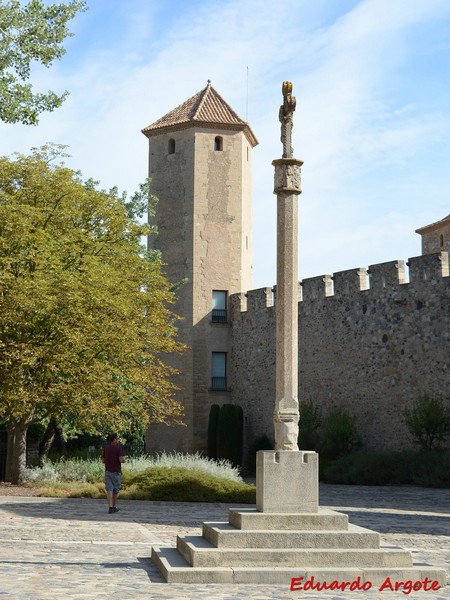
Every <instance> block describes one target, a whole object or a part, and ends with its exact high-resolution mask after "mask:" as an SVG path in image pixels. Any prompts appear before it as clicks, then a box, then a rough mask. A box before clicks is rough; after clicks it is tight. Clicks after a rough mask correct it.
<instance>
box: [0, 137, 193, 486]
mask: <svg viewBox="0 0 450 600" xmlns="http://www.w3.org/2000/svg"><path fill="white" fill-rule="evenodd" d="M60 161H61V148H60V147H54V146H50V147H45V148H41V149H35V150H34V151H33V153H32V154H31V155H30V156H28V157H27V156H21V155H17V156H16V157H15V159H9V158H6V157H3V158H0V420H1V421H6V422H7V423H8V434H9V435H8V464H7V479H8V480H10V481H18V480H19V479H20V476H21V472H22V469H23V468H24V466H25V459H26V453H25V449H26V441H25V440H26V431H27V428H28V426H29V424H30V423H32V422H38V421H42V420H43V419H49V418H53V419H54V420H55V421H56V422H61V423H69V424H70V425H71V427H76V428H77V429H78V430H80V431H85V432H88V433H101V434H104V433H105V432H107V431H108V430H109V431H110V430H126V429H128V428H129V427H130V425H131V424H132V423H135V422H141V421H145V422H146V421H147V420H148V418H150V419H151V420H152V421H153V422H170V421H175V422H179V418H180V415H181V407H180V406H179V405H178V404H177V403H176V402H174V400H173V397H172V392H173V385H172V384H171V383H170V375H171V373H172V371H171V369H170V368H169V367H168V366H167V365H166V364H165V363H164V362H163V360H162V359H161V355H162V353H164V354H165V353H170V352H174V351H178V350H180V349H181V346H180V345H179V344H178V343H177V342H176V340H175V336H176V330H175V326H174V319H175V317H174V316H173V315H172V313H171V311H170V308H169V304H170V303H171V302H172V301H173V295H174V294H173V292H172V291H171V290H170V288H169V284H168V282H167V280H166V279H165V277H164V276H163V274H162V270H161V267H162V265H161V262H160V259H159V256H158V254H148V253H147V252H146V251H145V249H144V248H143V247H142V246H141V244H140V240H141V238H142V236H143V235H145V234H146V233H147V232H148V227H147V226H146V225H142V224H140V223H139V222H138V221H137V220H136V218H135V217H136V216H137V215H138V214H140V213H141V212H142V208H143V204H144V198H148V193H147V186H142V187H141V190H140V192H139V193H138V194H136V195H135V196H134V197H133V198H132V200H131V201H130V202H127V201H126V198H125V196H122V197H120V196H118V195H117V192H116V190H112V191H111V192H105V191H99V190H97V189H96V186H95V184H94V183H93V182H92V181H89V182H87V183H83V181H82V180H81V178H80V175H79V174H78V173H75V172H74V171H72V170H70V169H68V168H66V167H65V166H64V165H63V164H60Z"/></svg>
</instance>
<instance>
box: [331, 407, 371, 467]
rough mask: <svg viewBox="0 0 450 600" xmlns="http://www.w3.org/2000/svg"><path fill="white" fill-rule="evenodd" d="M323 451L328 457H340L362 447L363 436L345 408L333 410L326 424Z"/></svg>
mask: <svg viewBox="0 0 450 600" xmlns="http://www.w3.org/2000/svg"><path fill="white" fill-rule="evenodd" d="M323 435H324V440H323V448H322V452H323V454H324V456H325V457H326V458H340V457H341V456H345V455H346V454H350V453H351V452H354V451H355V450H357V449H359V448H361V446H362V440H361V436H360V435H359V433H358V430H357V429H356V426H355V423H354V419H353V418H352V417H351V416H350V415H349V414H348V413H347V412H346V411H345V410H343V409H338V410H335V411H334V412H331V413H330V414H329V415H328V416H327V418H326V420H325V424H324V432H323Z"/></svg>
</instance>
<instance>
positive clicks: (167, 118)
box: [142, 81, 258, 146]
mask: <svg viewBox="0 0 450 600" xmlns="http://www.w3.org/2000/svg"><path fill="white" fill-rule="evenodd" d="M193 126H198V127H214V126H220V127H224V128H225V129H236V130H241V131H244V133H245V134H246V136H247V138H248V139H249V141H250V143H251V144H252V146H256V144H257V143H258V140H257V139H256V138H255V136H254V134H253V132H252V130H251V129H250V127H249V125H248V124H247V123H246V122H245V121H243V120H242V119H241V118H240V117H239V116H238V114H237V113H236V112H235V111H234V110H233V109H232V108H231V106H230V105H229V104H228V103H227V102H225V100H224V99H223V98H222V96H221V95H220V94H219V93H218V92H217V91H216V90H215V89H214V88H213V87H212V85H211V83H210V82H209V81H208V85H207V86H206V87H205V88H204V89H203V90H201V91H200V92H198V93H197V94H194V96H192V97H191V98H189V100H186V101H185V102H183V104H180V106H177V108H174V109H173V110H171V111H170V112H168V113H167V114H166V115H164V116H163V117H161V118H160V119H158V120H157V121H155V122H154V123H152V124H151V125H149V126H148V127H145V128H144V129H143V130H142V133H143V134H144V135H146V136H147V137H150V136H152V135H156V134H158V133H160V132H161V131H162V130H164V129H169V130H175V129H184V128H186V127H193Z"/></svg>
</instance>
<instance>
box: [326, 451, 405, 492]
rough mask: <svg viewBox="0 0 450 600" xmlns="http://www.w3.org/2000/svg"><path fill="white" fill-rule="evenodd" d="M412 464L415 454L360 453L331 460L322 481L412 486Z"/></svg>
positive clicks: (347, 483)
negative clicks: (410, 484)
mask: <svg viewBox="0 0 450 600" xmlns="http://www.w3.org/2000/svg"><path fill="white" fill-rule="evenodd" d="M413 464H414V455H413V453H393V452H377V453H373V454H367V453H363V452H357V453H352V454H349V455H347V456H344V457H342V458H339V459H338V460H334V461H328V463H327V465H326V466H325V467H324V469H323V472H322V481H324V482H325V483H339V484H346V485H389V484H409V483H412V479H413V476H412V467H413Z"/></svg>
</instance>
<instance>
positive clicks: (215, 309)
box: [211, 290, 228, 323]
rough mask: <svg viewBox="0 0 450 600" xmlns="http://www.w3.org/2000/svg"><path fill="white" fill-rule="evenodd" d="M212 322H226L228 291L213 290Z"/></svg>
mask: <svg viewBox="0 0 450 600" xmlns="http://www.w3.org/2000/svg"><path fill="white" fill-rule="evenodd" d="M211 320H212V322H213V323H226V322H227V320H228V315H227V292H223V291H219V290H213V293H212V319H211Z"/></svg>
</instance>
